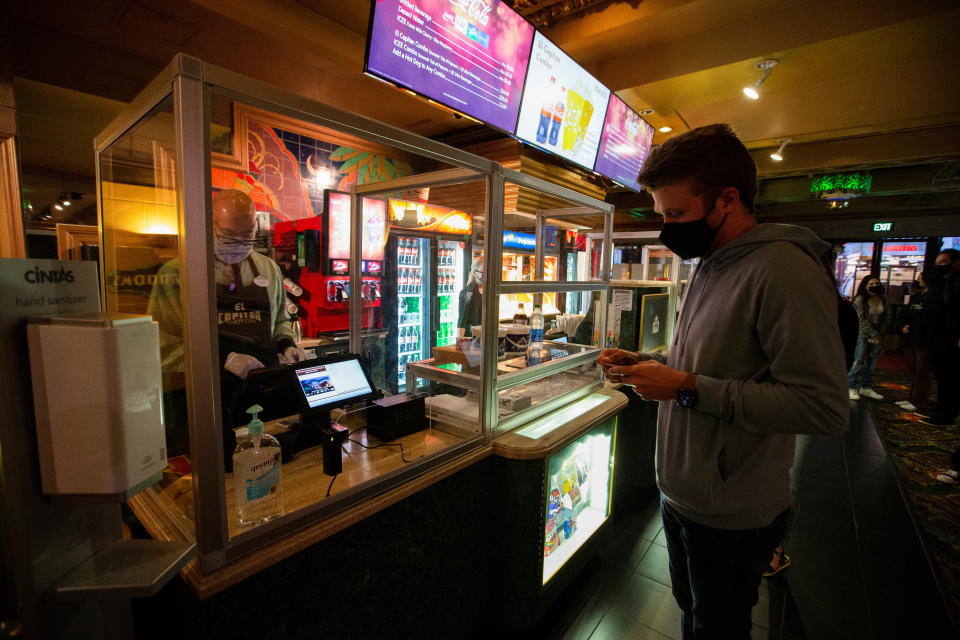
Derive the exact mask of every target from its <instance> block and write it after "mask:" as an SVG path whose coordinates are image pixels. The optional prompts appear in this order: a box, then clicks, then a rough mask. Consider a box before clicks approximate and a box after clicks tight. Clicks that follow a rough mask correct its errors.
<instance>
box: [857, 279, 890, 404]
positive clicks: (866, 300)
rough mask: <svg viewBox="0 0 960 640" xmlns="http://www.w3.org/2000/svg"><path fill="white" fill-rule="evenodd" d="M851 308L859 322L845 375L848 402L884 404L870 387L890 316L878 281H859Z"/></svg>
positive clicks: (880, 396) (881, 398) (881, 397)
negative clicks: (858, 401)
mask: <svg viewBox="0 0 960 640" xmlns="http://www.w3.org/2000/svg"><path fill="white" fill-rule="evenodd" d="M853 307H854V308H855V309H856V310H857V318H858V319H859V320H860V331H859V333H858V335H857V349H856V351H855V352H854V355H853V366H852V367H850V372H849V373H848V374H847V381H848V383H849V387H850V399H851V400H859V399H860V398H861V397H864V398H870V399H871V400H883V396H882V395H880V394H879V393H877V392H876V391H874V390H873V387H872V386H871V385H872V384H873V371H874V370H875V369H876V368H877V360H878V359H879V358H880V354H881V353H882V352H883V346H882V345H881V339H882V338H883V327H884V326H885V325H886V323H887V319H888V317H889V315H890V309H889V306H888V305H887V300H886V298H885V297H884V288H883V285H882V284H880V280H879V279H878V278H876V277H875V276H869V277H866V278H864V279H863V280H861V281H860V286H859V287H857V295H856V296H855V297H854V299H853Z"/></svg>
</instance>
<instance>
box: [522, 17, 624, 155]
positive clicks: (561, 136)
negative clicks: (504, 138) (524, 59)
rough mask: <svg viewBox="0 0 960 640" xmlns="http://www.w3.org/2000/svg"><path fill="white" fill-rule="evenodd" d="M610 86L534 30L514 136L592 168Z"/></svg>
mask: <svg viewBox="0 0 960 640" xmlns="http://www.w3.org/2000/svg"><path fill="white" fill-rule="evenodd" d="M609 97H610V90H609V89H607V88H606V87H605V86H603V84H601V83H600V81H599V80H597V79H596V78H594V77H593V76H591V75H590V74H589V73H587V72H586V70H585V69H584V68H583V67H581V66H580V65H578V64H577V63H576V62H574V61H573V58H571V57H570V56H568V55H567V54H566V53H564V52H563V50H562V49H560V47H558V46H557V45H555V44H553V43H552V42H550V41H549V40H548V39H547V38H546V37H544V36H543V35H542V34H540V33H539V32H537V34H536V36H534V39H533V50H532V52H531V53H530V65H529V67H528V68H527V81H526V83H525V85H524V89H523V100H522V101H521V102H520V119H519V121H518V122H517V137H518V138H520V139H521V140H523V141H524V142H528V143H530V144H532V145H535V146H537V147H540V148H541V149H544V150H545V151H549V152H550V153H555V154H557V155H559V156H562V157H564V158H566V159H567V160H570V161H572V162H575V163H577V164H579V165H581V166H583V167H586V168H587V169H590V170H593V164H594V162H595V160H596V158H597V148H598V147H599V145H600V132H601V130H602V129H603V117H604V114H605V113H606V110H607V100H608V99H609Z"/></svg>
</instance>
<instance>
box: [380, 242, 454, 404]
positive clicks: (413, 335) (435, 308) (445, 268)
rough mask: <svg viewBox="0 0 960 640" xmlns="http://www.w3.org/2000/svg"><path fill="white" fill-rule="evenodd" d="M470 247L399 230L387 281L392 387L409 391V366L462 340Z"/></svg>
mask: <svg viewBox="0 0 960 640" xmlns="http://www.w3.org/2000/svg"><path fill="white" fill-rule="evenodd" d="M466 251H467V244H466V242H465V241H463V240H452V239H447V238H443V237H440V236H437V235H433V236H427V235H412V234H406V233H403V232H402V231H400V230H393V231H391V233H390V236H389V238H388V240H387V252H386V264H385V268H384V279H383V300H384V301H383V305H382V309H383V312H384V326H385V327H386V328H387V331H388V333H387V352H386V370H387V372H388V375H387V387H388V388H389V390H390V391H391V392H392V393H400V392H402V391H404V390H405V389H406V381H405V378H406V366H407V363H408V362H417V361H420V360H424V359H426V358H429V357H430V356H431V355H432V350H433V347H435V346H440V345H447V344H451V343H453V342H455V341H456V326H457V317H458V313H459V298H460V291H461V290H462V289H463V284H464V279H465V271H466V259H465V256H466Z"/></svg>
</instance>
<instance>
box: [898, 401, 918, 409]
mask: <svg viewBox="0 0 960 640" xmlns="http://www.w3.org/2000/svg"><path fill="white" fill-rule="evenodd" d="M897 404H898V405H900V408H901V409H903V410H904V411H916V410H917V408H916V407H915V406H913V404H912V403H910V402H898V403H897Z"/></svg>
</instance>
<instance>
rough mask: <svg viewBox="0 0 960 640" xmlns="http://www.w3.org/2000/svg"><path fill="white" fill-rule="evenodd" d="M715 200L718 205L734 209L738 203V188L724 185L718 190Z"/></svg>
mask: <svg viewBox="0 0 960 640" xmlns="http://www.w3.org/2000/svg"><path fill="white" fill-rule="evenodd" d="M717 200H718V202H719V203H720V204H719V205H718V206H721V207H722V208H724V209H728V210H730V209H735V208H736V207H737V205H738V204H740V190H739V189H737V188H736V187H726V188H725V189H724V190H723V191H721V192H720V197H719V198H717Z"/></svg>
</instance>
